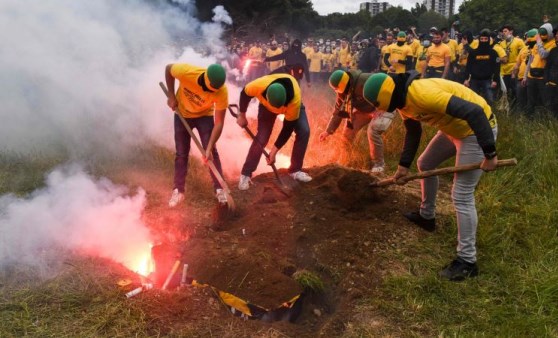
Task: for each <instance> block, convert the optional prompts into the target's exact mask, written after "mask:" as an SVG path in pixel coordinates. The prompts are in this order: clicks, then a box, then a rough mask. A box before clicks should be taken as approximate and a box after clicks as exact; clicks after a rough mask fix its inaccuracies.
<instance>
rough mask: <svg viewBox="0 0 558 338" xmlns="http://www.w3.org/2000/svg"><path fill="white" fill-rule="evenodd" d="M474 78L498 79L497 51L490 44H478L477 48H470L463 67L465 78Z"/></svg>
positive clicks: (498, 63)
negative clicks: (465, 64) (465, 65)
mask: <svg viewBox="0 0 558 338" xmlns="http://www.w3.org/2000/svg"><path fill="white" fill-rule="evenodd" d="M469 75H471V79H474V80H492V81H498V78H499V76H500V62H499V59H498V53H496V51H495V50H494V49H493V48H492V46H490V45H485V46H482V45H481V44H479V47H478V48H477V49H470V50H469V56H468V57H467V67H466V68H465V78H469Z"/></svg>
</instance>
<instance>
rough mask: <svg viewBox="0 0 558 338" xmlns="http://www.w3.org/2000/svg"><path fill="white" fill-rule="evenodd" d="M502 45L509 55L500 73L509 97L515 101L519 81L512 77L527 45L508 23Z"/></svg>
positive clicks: (511, 100) (505, 26) (504, 29)
mask: <svg viewBox="0 0 558 338" xmlns="http://www.w3.org/2000/svg"><path fill="white" fill-rule="evenodd" d="M500 46H501V47H502V48H503V49H504V51H505V52H506V56H507V60H506V62H502V65H501V68H500V74H501V75H502V79H503V81H504V84H505V85H506V89H507V93H508V99H509V100H510V102H512V103H513V102H515V101H516V98H517V94H516V91H515V89H516V87H517V83H515V79H514V78H512V72H513V68H514V66H515V64H516V63H517V58H518V57H519V52H520V51H521V50H522V49H523V47H525V42H523V40H521V39H520V38H517V37H515V36H514V35H513V26H512V25H509V24H507V25H504V26H503V27H502V41H500Z"/></svg>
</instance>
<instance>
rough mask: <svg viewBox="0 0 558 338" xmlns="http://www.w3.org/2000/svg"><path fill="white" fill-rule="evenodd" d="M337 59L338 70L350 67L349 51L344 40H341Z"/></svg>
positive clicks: (347, 44)
mask: <svg viewBox="0 0 558 338" xmlns="http://www.w3.org/2000/svg"><path fill="white" fill-rule="evenodd" d="M337 57H338V58H339V68H341V69H344V70H347V69H349V68H350V67H351V49H350V47H349V43H348V42H347V40H346V39H342V40H341V47H340V48H339V52H338V53H337Z"/></svg>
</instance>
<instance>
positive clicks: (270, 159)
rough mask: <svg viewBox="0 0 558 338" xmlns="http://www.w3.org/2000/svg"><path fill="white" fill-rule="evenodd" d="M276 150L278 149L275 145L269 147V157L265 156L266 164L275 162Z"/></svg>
mask: <svg viewBox="0 0 558 338" xmlns="http://www.w3.org/2000/svg"><path fill="white" fill-rule="evenodd" d="M278 151H279V149H277V147H276V146H273V148H271V151H270V152H269V157H268V158H267V164H268V165H272V164H275V156H276V155H277V152H278Z"/></svg>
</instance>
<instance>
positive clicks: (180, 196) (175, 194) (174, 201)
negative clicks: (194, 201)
mask: <svg viewBox="0 0 558 338" xmlns="http://www.w3.org/2000/svg"><path fill="white" fill-rule="evenodd" d="M182 201H184V193H181V192H180V191H178V189H174V190H173V191H172V195H171V198H170V200H169V207H170V208H174V207H176V206H177V205H178V203H180V202H182Z"/></svg>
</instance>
